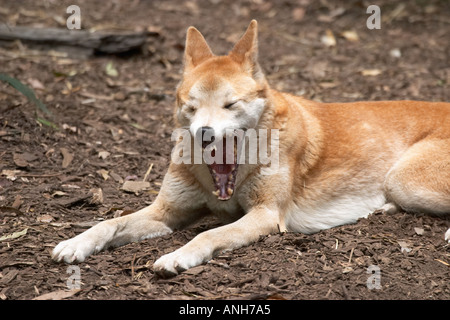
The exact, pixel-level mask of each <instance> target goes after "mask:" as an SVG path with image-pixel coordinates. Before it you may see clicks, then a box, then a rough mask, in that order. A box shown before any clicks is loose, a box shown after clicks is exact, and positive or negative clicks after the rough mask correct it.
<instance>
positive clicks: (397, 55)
mask: <svg viewBox="0 0 450 320" xmlns="http://www.w3.org/2000/svg"><path fill="white" fill-rule="evenodd" d="M389 55H390V56H391V57H393V58H400V57H401V56H402V52H401V51H400V49H397V48H396V49H392V50H391V51H389Z"/></svg>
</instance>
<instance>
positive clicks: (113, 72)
mask: <svg viewBox="0 0 450 320" xmlns="http://www.w3.org/2000/svg"><path fill="white" fill-rule="evenodd" d="M105 72H106V74H107V75H108V76H110V77H117V76H118V75H119V72H118V71H117V69H116V68H114V65H113V63H112V62H108V64H107V65H106V67H105Z"/></svg>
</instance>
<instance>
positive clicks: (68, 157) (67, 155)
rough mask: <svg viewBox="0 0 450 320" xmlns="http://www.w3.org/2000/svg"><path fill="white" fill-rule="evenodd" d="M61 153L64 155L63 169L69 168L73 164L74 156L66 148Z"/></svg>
mask: <svg viewBox="0 0 450 320" xmlns="http://www.w3.org/2000/svg"><path fill="white" fill-rule="evenodd" d="M60 151H61V154H62V155H63V162H62V168H63V169H65V168H67V167H69V165H70V163H71V162H72V160H73V154H72V153H71V152H70V151H69V150H68V149H66V148H61V149H60Z"/></svg>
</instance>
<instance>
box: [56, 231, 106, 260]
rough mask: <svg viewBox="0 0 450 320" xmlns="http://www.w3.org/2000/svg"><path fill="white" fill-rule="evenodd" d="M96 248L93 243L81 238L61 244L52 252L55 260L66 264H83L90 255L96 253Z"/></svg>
mask: <svg viewBox="0 0 450 320" xmlns="http://www.w3.org/2000/svg"><path fill="white" fill-rule="evenodd" d="M95 251H99V250H96V246H95V244H94V243H93V242H92V241H89V240H87V239H83V238H82V237H80V236H77V237H75V238H72V239H69V240H66V241H62V242H60V243H59V244H58V245H57V246H56V247H55V248H54V249H53V251H52V258H53V260H55V261H57V262H60V261H64V262H66V263H69V264H70V263H79V262H83V261H84V260H85V259H86V258H87V257H88V256H89V255H91V254H92V253H94V252H95Z"/></svg>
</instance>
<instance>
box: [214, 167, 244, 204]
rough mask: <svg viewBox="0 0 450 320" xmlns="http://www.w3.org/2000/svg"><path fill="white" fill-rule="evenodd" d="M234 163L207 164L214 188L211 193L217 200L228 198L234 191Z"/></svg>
mask: <svg viewBox="0 0 450 320" xmlns="http://www.w3.org/2000/svg"><path fill="white" fill-rule="evenodd" d="M236 167H237V166H236V165H235V164H215V163H213V164H211V165H210V166H209V168H210V171H211V175H212V177H213V180H214V186H215V187H216V190H215V191H213V194H214V195H216V196H217V197H218V198H219V200H229V199H230V198H231V196H232V195H233V192H234V186H235V185H234V184H235V180H236Z"/></svg>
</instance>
